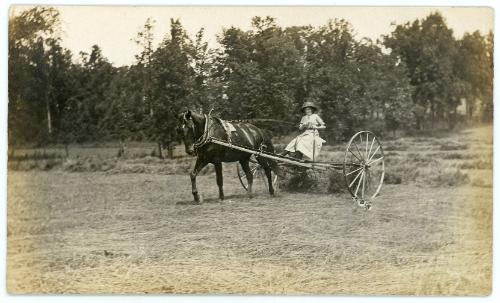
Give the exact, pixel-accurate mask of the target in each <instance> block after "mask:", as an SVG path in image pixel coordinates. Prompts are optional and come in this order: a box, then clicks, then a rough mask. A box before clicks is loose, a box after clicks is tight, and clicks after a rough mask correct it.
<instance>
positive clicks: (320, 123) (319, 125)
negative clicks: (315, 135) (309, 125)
mask: <svg viewBox="0 0 500 303" xmlns="http://www.w3.org/2000/svg"><path fill="white" fill-rule="evenodd" d="M316 123H317V125H314V126H313V128H314V129H325V128H326V124H325V122H324V121H323V119H321V117H320V116H316Z"/></svg>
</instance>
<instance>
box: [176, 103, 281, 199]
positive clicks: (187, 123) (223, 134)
mask: <svg viewBox="0 0 500 303" xmlns="http://www.w3.org/2000/svg"><path fill="white" fill-rule="evenodd" d="M228 128H231V129H229V130H228ZM177 131H178V133H179V135H180V138H181V139H182V141H183V142H184V147H185V150H186V153H187V154H188V155H196V156H197V158H196V164H195V166H194V169H193V170H192V171H191V173H190V178H191V186H192V194H193V198H194V202H195V203H200V194H199V192H198V189H197V188H196V176H197V175H198V173H199V172H200V171H201V170H202V169H203V168H204V167H205V166H206V165H207V164H209V163H212V164H213V165H214V167H215V174H216V180H217V186H218V187H219V199H220V200H224V190H223V183H224V181H223V176H222V163H223V162H239V163H240V164H241V167H242V168H243V171H244V173H245V176H246V178H247V181H248V189H247V190H248V196H249V197H252V183H253V175H252V172H251V171H250V165H249V161H250V157H251V156H252V154H250V153H246V152H243V151H239V150H236V149H232V148H229V147H225V146H222V145H218V144H216V143H213V142H211V140H210V138H215V139H218V140H222V141H225V142H231V143H232V144H236V145H239V146H242V147H246V148H249V149H254V150H262V151H265V152H270V153H273V152H274V147H273V144H272V142H271V136H270V135H269V133H268V132H266V131H263V130H261V129H259V128H258V127H256V126H255V125H253V124H251V123H248V122H232V123H231V124H227V123H226V124H225V122H224V121H223V120H221V119H219V118H216V117H213V116H211V115H210V113H209V114H208V115H205V114H199V113H196V112H195V111H191V110H187V111H184V112H181V113H180V114H179V115H178V126H177ZM256 159H257V161H258V163H259V164H260V165H261V166H262V168H263V169H264V172H265V174H266V177H267V182H268V183H269V186H268V188H269V194H270V195H271V196H274V188H273V182H272V175H271V173H272V171H273V170H275V171H277V164H276V162H275V161H273V160H270V159H266V158H263V157H259V156H257V157H256Z"/></svg>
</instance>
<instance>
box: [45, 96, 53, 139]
mask: <svg viewBox="0 0 500 303" xmlns="http://www.w3.org/2000/svg"><path fill="white" fill-rule="evenodd" d="M45 104H46V108H47V129H48V131H49V134H51V133H52V117H51V115H50V104H49V101H47V102H46V103H45Z"/></svg>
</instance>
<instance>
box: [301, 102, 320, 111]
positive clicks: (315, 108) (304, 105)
mask: <svg viewBox="0 0 500 303" xmlns="http://www.w3.org/2000/svg"><path fill="white" fill-rule="evenodd" d="M306 107H310V108H312V109H313V110H314V111H315V112H317V111H318V107H317V106H316V104H314V103H313V102H311V101H307V102H305V103H304V104H303V105H302V109H301V110H302V111H304V109H305V108H306Z"/></svg>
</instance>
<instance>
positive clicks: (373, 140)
mask: <svg viewBox="0 0 500 303" xmlns="http://www.w3.org/2000/svg"><path fill="white" fill-rule="evenodd" d="M373 143H375V136H374V137H373V139H372V144H371V145H370V150H369V151H368V155H367V156H366V158H367V159H368V157H369V156H370V154H371V152H372V148H373Z"/></svg>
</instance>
